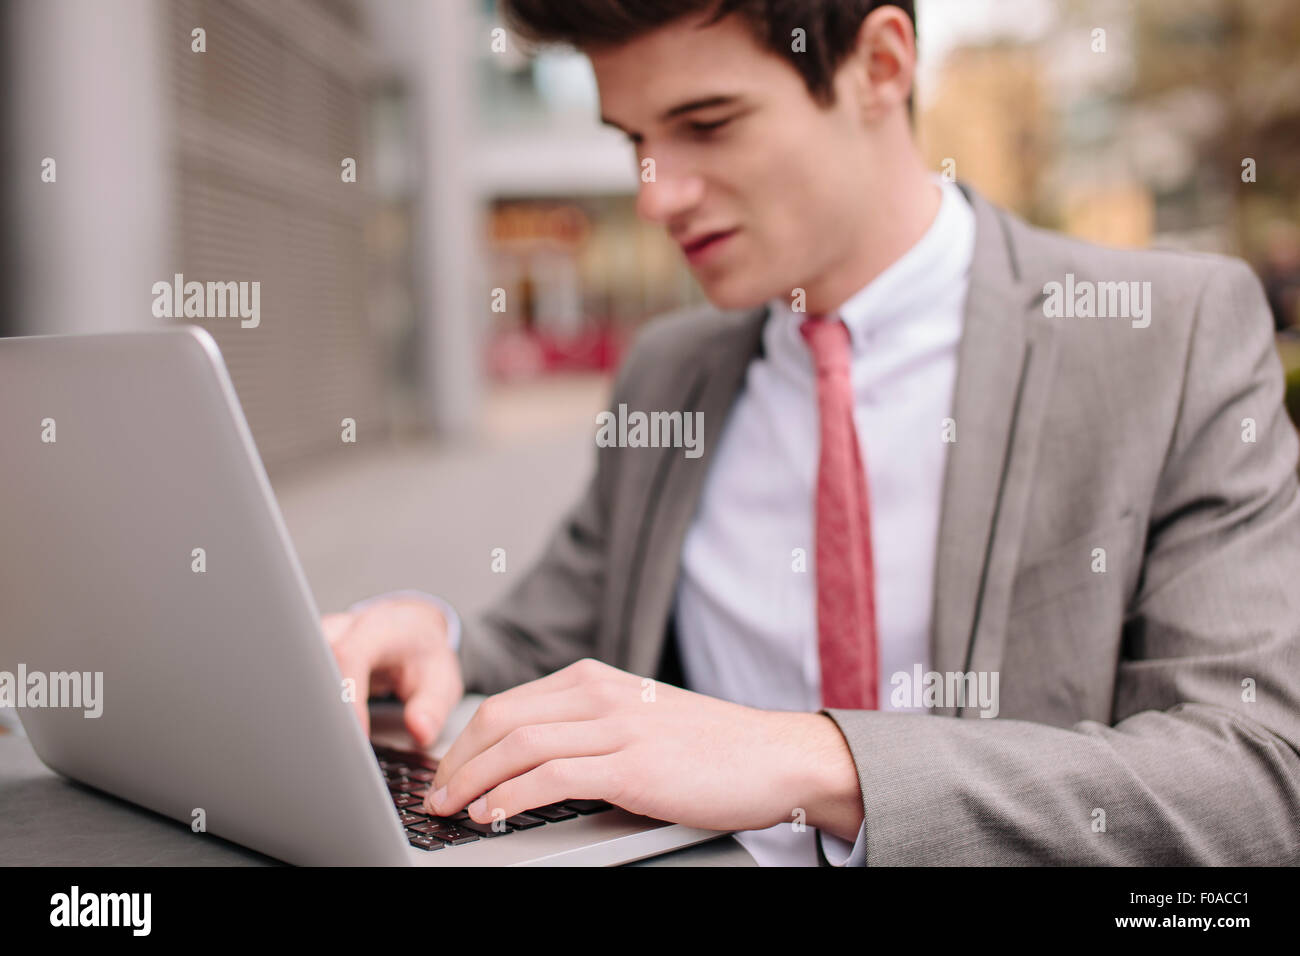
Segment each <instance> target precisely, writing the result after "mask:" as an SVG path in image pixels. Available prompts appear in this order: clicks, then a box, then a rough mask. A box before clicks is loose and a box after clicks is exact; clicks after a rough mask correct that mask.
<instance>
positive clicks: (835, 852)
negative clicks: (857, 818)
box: [817, 820, 867, 866]
mask: <svg viewBox="0 0 1300 956" xmlns="http://www.w3.org/2000/svg"><path fill="white" fill-rule="evenodd" d="M817 839H818V840H820V841H821V844H822V855H823V856H825V857H826V862H827V863H829V864H830V865H831V866H866V865H867V821H866V820H863V821H862V826H860V827H858V838H857V840H855V841H854V842H853V845H852V847H850V846H849V841H848V840H845V839H842V838H840V837H837V836H836V835H835V834H833V833H824V832H822V831H821V830H818V831H817Z"/></svg>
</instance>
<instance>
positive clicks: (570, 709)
mask: <svg viewBox="0 0 1300 956" xmlns="http://www.w3.org/2000/svg"><path fill="white" fill-rule="evenodd" d="M603 693H605V692H602V691H598V690H593V689H591V688H588V689H587V692H585V693H584V692H583V690H582V689H580V688H577V687H571V688H566V689H564V690H558V691H555V692H554V693H550V694H540V695H537V696H532V697H524V698H515V699H511V698H509V697H508V696H507V695H505V694H496V695H493V696H492V697H489V698H488V699H487V700H485V701H484V702H483V703H482V704H480V705H479V708H478V710H477V711H475V713H474V716H473V717H471V718H470V721H469V723H467V724H466V725H465V729H464V730H462V731H461V732H460V735H459V736H457V738H456V739H455V741H454V742H453V743H452V745H451V748H450V749H449V750H448V751H447V753H446V754H444V755H443V758H442V760H440V761H439V762H438V772H437V775H436V776H435V777H434V783H433V789H435V790H436V789H438V788H439V787H443V786H445V785H446V784H447V782H448V781H449V780H451V778H452V775H453V774H454V773H456V771H458V770H459V769H460V768H461V767H463V766H464V765H465V764H467V763H468V762H469V761H471V760H473V759H474V758H475V757H477V756H478V755H479V754H481V753H483V752H484V751H486V750H487V749H488V748H489V747H492V746H494V745H495V744H497V743H499V742H500V741H501V740H503V739H504V738H505V737H506V736H507V735H508V734H510V733H511V732H512V731H514V730H516V729H518V728H519V727H526V726H529V725H537V724H549V723H556V722H559V721H571V720H592V719H594V718H596V717H599V716H601V714H603V713H606V712H607V705H606V698H605V697H604V696H602V694H603ZM478 792H479V793H482V792H483V791H482V790H480V791H478ZM470 796H475V794H471V795H470Z"/></svg>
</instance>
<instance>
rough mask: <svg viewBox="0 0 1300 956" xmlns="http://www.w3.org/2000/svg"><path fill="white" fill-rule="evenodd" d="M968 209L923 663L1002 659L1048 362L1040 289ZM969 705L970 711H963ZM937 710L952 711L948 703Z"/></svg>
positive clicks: (983, 217) (970, 666) (994, 219)
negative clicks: (964, 286) (966, 265)
mask: <svg viewBox="0 0 1300 956" xmlns="http://www.w3.org/2000/svg"><path fill="white" fill-rule="evenodd" d="M962 189H963V191H964V192H965V193H966V195H967V197H968V198H969V199H970V201H971V204H972V206H973V207H974V209H975V214H976V231H975V256H974V260H973V262H972V265H971V279H970V287H969V292H968V296H967V300H966V310H965V315H964V318H963V328H962V337H961V342H960V345H959V346H958V365H957V380H956V384H955V389H954V395H953V412H952V418H953V420H954V422H955V423H956V439H957V440H956V441H955V442H954V443H953V444H952V445H951V446H950V447H949V449H948V460H947V464H946V466H945V472H944V484H943V498H942V510H941V513H940V520H939V541H938V551H937V557H936V566H935V589H934V605H933V617H932V630H931V642H930V651H931V666H932V668H933V669H934V670H936V671H939V672H941V673H942V672H945V671H966V670H981V669H983V670H995V669H997V668H998V667H999V666H1000V662H1001V654H1002V646H1003V640H1004V632H1005V627H1004V625H1005V623H1006V611H1007V604H1008V602H1009V599H1010V588H1011V583H1012V579H1013V577H1014V572H1015V561H1016V557H1017V553H1018V550H1019V541H1020V537H1021V532H1022V530H1023V524H1024V515H1025V507H1026V504H1027V501H1028V498H1029V492H1030V489H1031V479H1032V472H1033V468H1034V462H1035V459H1036V454H1037V446H1038V437H1039V434H1040V431H1041V425H1042V417H1043V410H1044V408H1045V406H1046V404H1047V403H1046V399H1047V396H1048V394H1049V392H1050V387H1051V375H1052V368H1053V366H1054V364H1055V338H1054V336H1053V329H1052V327H1051V326H1050V324H1049V323H1048V322H1047V321H1046V320H1045V319H1044V318H1043V317H1042V313H1041V311H1037V313H1036V314H1037V318H1035V310H1034V309H1033V306H1034V305H1035V304H1036V303H1037V302H1038V301H1040V300H1041V293H1040V294H1039V295H1035V294H1034V290H1033V289H1032V288H1031V287H1030V286H1028V285H1027V284H1026V283H1025V282H1024V281H1023V280H1022V271H1021V270H1022V268H1023V265H1024V263H1023V262H1022V261H1021V260H1020V258H1019V257H1018V252H1019V250H1017V249H1016V248H1015V247H1014V245H1013V243H1012V240H1011V235H1010V232H1009V230H1008V228H1007V226H1006V224H1005V223H1004V222H1002V221H1001V219H1000V213H999V212H998V211H997V210H996V209H994V208H993V207H992V206H991V205H989V203H988V202H987V201H985V200H984V199H983V198H982V197H980V196H979V195H978V193H975V192H973V191H972V190H970V189H968V188H967V187H965V186H963V187H962ZM970 712H971V709H970V708H967V713H970ZM934 713H936V714H940V715H947V716H952V715H957V714H958V710H957V709H956V708H938V709H935V710H934Z"/></svg>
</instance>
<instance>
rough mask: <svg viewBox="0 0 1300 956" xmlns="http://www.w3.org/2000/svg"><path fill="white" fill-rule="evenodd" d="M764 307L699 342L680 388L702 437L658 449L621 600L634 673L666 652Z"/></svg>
mask: <svg viewBox="0 0 1300 956" xmlns="http://www.w3.org/2000/svg"><path fill="white" fill-rule="evenodd" d="M767 313H768V307H767V306H766V305H763V306H759V307H757V308H755V309H752V310H750V311H749V312H747V313H744V314H743V315H739V316H736V317H733V318H732V320H731V321H732V325H731V326H729V327H726V328H724V330H723V331H722V332H720V333H719V334H718V335H717V336H716V337H715V338H713V339H712V341H711V342H710V343H709V344H708V345H707V346H706V347H705V348H704V350H703V354H702V356H701V359H700V361H699V362H698V363H697V364H696V367H695V370H694V374H693V376H691V378H690V379H689V382H690V384H689V385H688V387H687V389H686V391H685V392H683V395H684V396H685V399H684V401H683V404H682V410H683V411H684V412H687V413H688V414H689V413H692V412H696V411H700V412H703V413H704V420H703V427H704V432H703V434H704V442H703V449H702V452H701V454H700V457H698V458H687V457H686V456H685V455H684V454H683V453H682V449H680V448H665V449H660V451H659V456H658V459H657V460H656V462H655V464H654V468H655V477H654V481H653V484H652V485H651V488H650V494H649V498H648V500H647V503H646V508H645V510H644V512H643V517H642V520H641V527H640V529H639V531H638V533H637V541H636V549H637V550H636V553H635V555H634V556H633V565H632V574H631V576H630V582H629V590H628V594H627V597H626V599H625V600H624V602H623V620H622V622H621V627H620V629H619V641H620V648H621V650H622V653H621V654H620V655H619V656H620V657H621V658H622V659H623V660H625V661H626V664H625V665H624V668H625V669H626V670H629V671H631V672H632V673H634V674H654V673H656V671H657V669H658V666H659V662H660V657H661V655H662V653H663V645H664V638H665V633H666V626H667V623H668V615H669V613H670V612H671V610H672V601H673V591H674V589H675V587H676V584H677V576H678V571H679V569H680V563H681V553H682V543H683V541H684V540H685V537H686V531H687V529H688V528H689V527H690V523H691V519H692V517H693V516H694V514H695V507H696V505H697V503H698V502H699V497H700V492H701V490H702V488H703V486H704V476H705V475H706V474H707V472H708V469H709V464H710V462H712V460H713V453H714V450H715V449H716V448H717V445H718V439H719V438H720V437H721V435H722V428H723V425H724V424H725V422H726V419H727V416H728V415H729V414H730V411H731V406H732V404H733V403H734V402H735V400H736V397H737V395H738V394H739V393H740V389H741V387H742V385H743V384H744V380H745V372H746V370H747V369H748V367H749V362H750V360H751V359H752V358H753V357H754V355H756V354H757V352H758V349H759V345H760V342H761V339H762V331H763V324H764V322H765V321H766V319H767Z"/></svg>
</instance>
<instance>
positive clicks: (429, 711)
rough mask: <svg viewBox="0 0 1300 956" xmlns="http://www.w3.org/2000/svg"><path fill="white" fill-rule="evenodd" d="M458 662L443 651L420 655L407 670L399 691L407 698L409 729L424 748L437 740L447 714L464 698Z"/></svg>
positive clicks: (407, 724)
mask: <svg viewBox="0 0 1300 956" xmlns="http://www.w3.org/2000/svg"><path fill="white" fill-rule="evenodd" d="M455 666H456V664H455V662H454V661H448V660H447V659H446V657H445V656H441V655H440V656H438V657H421V658H418V659H417V660H416V661H414V662H412V664H411V665H410V666H409V667H407V668H405V669H404V670H403V675H402V678H403V679H402V681H400V682H399V685H398V693H399V695H400V696H401V697H402V698H403V699H404V700H405V701H406V706H405V707H404V708H403V716H404V717H405V720H406V729H407V730H408V731H410V733H411V736H412V737H414V738H415V740H416V742H417V743H418V744H419V745H420V747H421V748H422V749H424V748H428V747H432V746H433V744H434V743H435V742H436V741H437V739H438V734H440V733H441V732H442V728H443V725H444V724H445V723H446V721H447V715H448V714H450V713H451V710H452V708H453V707H455V706H456V704H457V703H458V702H459V701H460V698H461V683H460V679H459V675H458V674H457V673H456V672H455V671H454V670H453V668H454V667H455Z"/></svg>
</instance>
